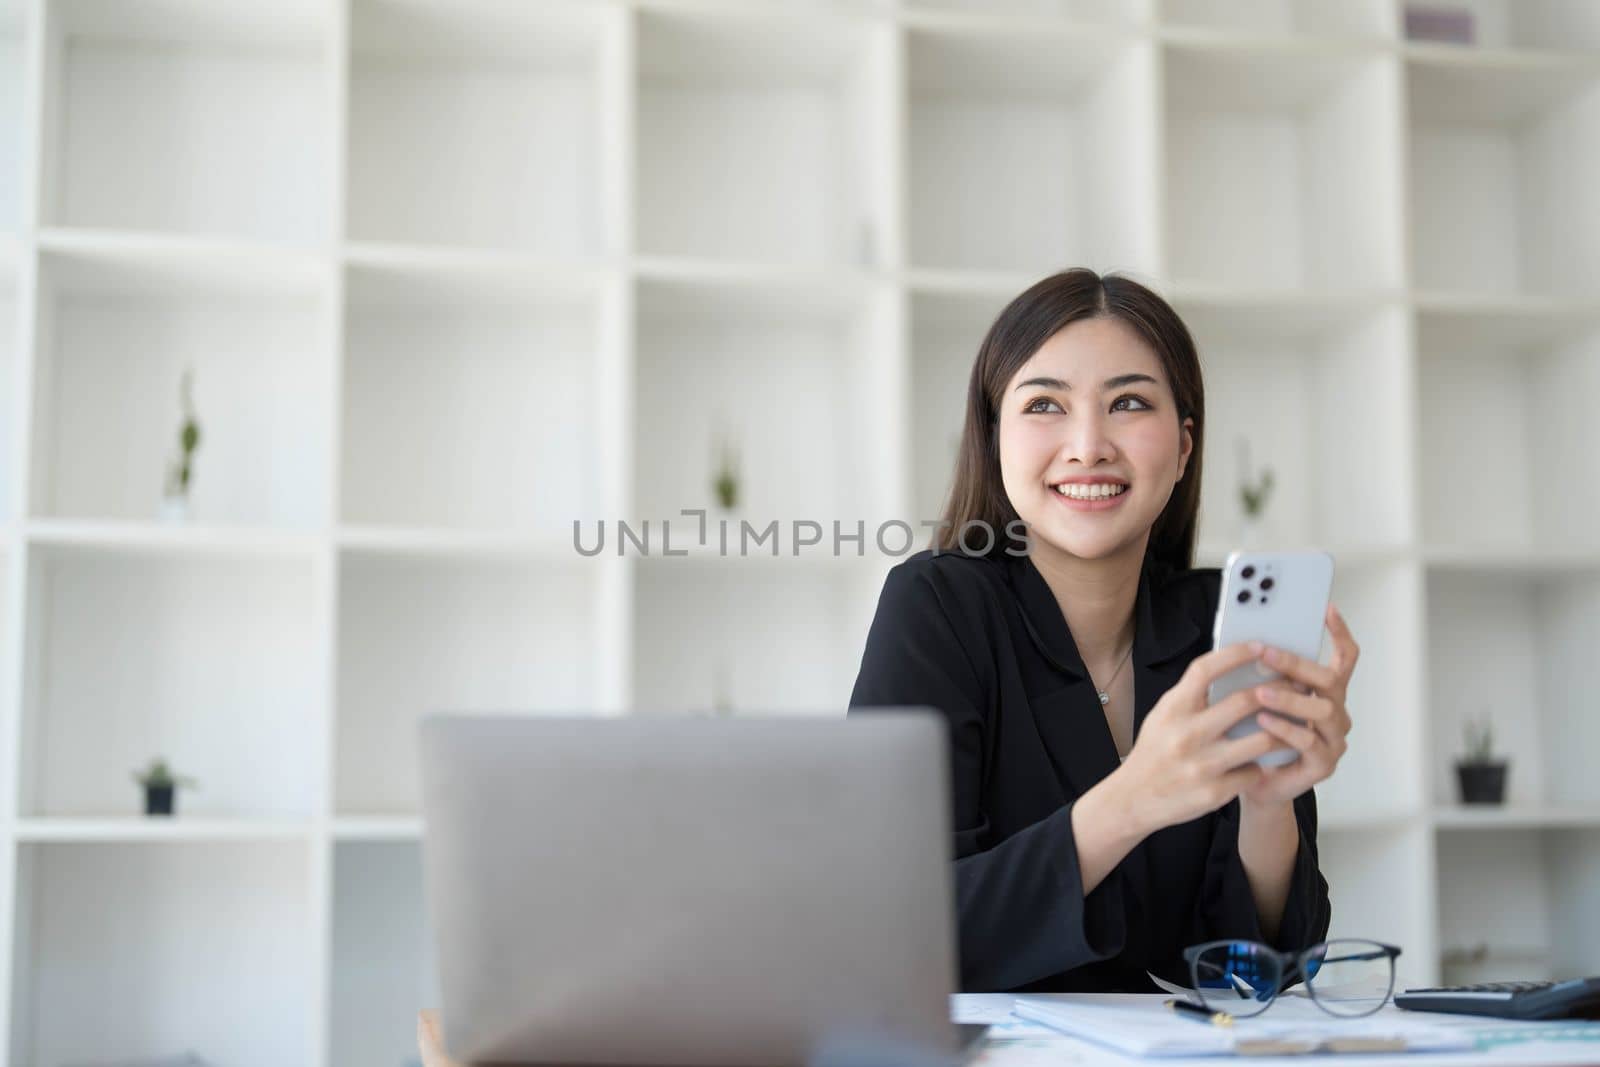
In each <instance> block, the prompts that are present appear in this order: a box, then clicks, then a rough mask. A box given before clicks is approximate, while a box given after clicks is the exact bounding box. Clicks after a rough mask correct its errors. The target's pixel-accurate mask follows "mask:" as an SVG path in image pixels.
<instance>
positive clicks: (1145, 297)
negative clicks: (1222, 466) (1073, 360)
mask: <svg viewBox="0 0 1600 1067" xmlns="http://www.w3.org/2000/svg"><path fill="white" fill-rule="evenodd" d="M1102 316H1103V317H1109V318H1115V319H1120V320H1122V321H1123V322H1125V323H1127V324H1128V325H1129V326H1131V327H1132V328H1133V330H1134V332H1135V333H1137V334H1138V335H1139V336H1140V337H1141V338H1143V339H1144V341H1145V343H1146V344H1148V345H1149V346H1150V347H1151V348H1152V349H1154V350H1155V352H1156V355H1158V356H1159V357H1160V358H1161V363H1162V366H1163V367H1165V368H1166V372H1167V380H1168V382H1169V383H1170V384H1171V386H1172V394H1173V397H1174V398H1175V399H1176V400H1177V404H1178V421H1179V424H1180V425H1181V424H1182V422H1183V419H1184V418H1186V417H1187V418H1192V419H1194V427H1193V429H1192V431H1191V433H1192V436H1193V441H1194V451H1193V453H1192V454H1191V455H1190V457H1189V464H1188V467H1187V468H1186V469H1185V472H1184V477H1183V480H1182V481H1180V482H1178V484H1177V485H1176V486H1175V487H1174V488H1173V490H1172V497H1171V499H1169V500H1168V501H1167V506H1166V507H1165V508H1163V509H1162V511H1161V514H1160V515H1159V516H1157V518H1156V521H1155V525H1154V526H1153V527H1152V528H1151V531H1150V542H1149V544H1148V545H1147V546H1146V549H1145V557H1146V559H1147V560H1152V561H1154V562H1157V563H1161V564H1164V565H1166V566H1168V567H1171V568H1172V569H1174V570H1187V569H1189V568H1190V567H1192V566H1193V565H1194V541H1195V526H1196V524H1197V522H1198V517H1199V511H1200V456H1201V446H1202V445H1203V444H1204V441H1205V425H1206V401H1205V388H1204V386H1203V385H1202V383H1201V380H1200V359H1199V356H1198V355H1196V353H1195V347H1194V340H1193V339H1192V338H1191V337H1190V336H1189V330H1188V327H1186V326H1184V324H1183V320H1182V319H1180V318H1178V313H1177V312H1176V311H1174V310H1172V306H1171V305H1170V304H1168V303H1167V302H1166V301H1165V300H1163V299H1161V297H1159V296H1157V295H1156V294H1155V293H1154V292H1152V291H1151V290H1150V289H1148V288H1146V287H1145V286H1143V285H1140V284H1139V283H1138V282H1136V281H1133V280H1132V279H1130V278H1123V277H1119V276H1118V275H1116V274H1107V275H1104V276H1101V275H1099V274H1096V273H1095V272H1094V271H1092V270H1087V269H1085V268H1082V267H1079V268H1075V269H1073V270H1067V271H1062V272H1061V273H1060V274H1052V275H1051V276H1050V277H1048V278H1045V279H1044V280H1043V281H1040V282H1036V283H1035V284H1034V285H1032V286H1030V287H1029V288H1028V289H1027V291H1025V292H1024V293H1022V294H1021V295H1020V296H1018V297H1017V298H1016V299H1014V300H1012V301H1011V303H1009V304H1007V305H1006V308H1005V310H1004V311H1002V312H1000V317H999V318H997V319H995V320H994V325H993V326H990V327H989V332H988V334H986V335H985V336H984V338H983V343H982V344H981V345H979V346H978V358H977V359H976V360H974V361H973V364H972V377H971V378H970V379H969V381H968V383H967V417H966V423H965V425H964V426H963V427H962V430H961V448H960V451H959V453H958V454H957V457H956V470H955V481H954V484H953V485H952V486H951V489H950V496H949V498H948V500H947V501H946V503H945V510H944V521H943V522H942V523H941V524H940V527H939V529H938V531H937V532H936V533H935V534H934V538H933V543H932V545H931V547H933V548H936V549H938V550H939V551H941V552H942V551H952V552H954V551H963V549H962V531H963V530H964V529H965V528H966V525H967V524H968V523H972V522H981V523H985V524H987V526H988V528H989V529H990V530H992V531H994V535H993V543H992V548H991V551H990V554H991V555H995V554H998V553H1000V552H1002V551H1004V549H1005V548H1006V547H1007V545H1008V544H1012V543H1013V542H1010V541H1008V535H1007V533H1006V531H1008V530H1013V529H1020V528H1021V527H1020V526H1018V527H1012V526H1011V524H1012V523H1014V522H1020V517H1019V516H1018V515H1017V512H1016V509H1015V508H1013V507H1012V506H1011V501H1010V499H1009V498H1007V496H1006V490H1005V485H1004V484H1003V483H1002V482H1001V480H1000V404H1001V401H1002V399H1003V397H1004V394H1005V388H1006V385H1007V384H1008V383H1009V382H1010V381H1011V379H1012V377H1013V376H1015V375H1016V373H1017V369H1018V368H1019V367H1021V366H1022V365H1023V364H1024V363H1026V362H1027V361H1028V360H1029V359H1031V358H1032V357H1033V354H1034V353H1035V352H1037V351H1038V350H1039V348H1040V346H1042V345H1043V344H1044V343H1045V342H1046V341H1048V340H1049V339H1050V338H1051V337H1053V336H1055V334H1056V333H1058V332H1059V331H1060V330H1062V329H1063V328H1065V327H1066V326H1068V325H1069V324H1071V323H1074V322H1077V321H1079V320H1080V319H1090V318H1096V317H1102ZM967 540H968V543H970V542H971V541H972V540H974V538H971V537H969V538H968V539H967ZM1013 551H1015V549H1013Z"/></svg>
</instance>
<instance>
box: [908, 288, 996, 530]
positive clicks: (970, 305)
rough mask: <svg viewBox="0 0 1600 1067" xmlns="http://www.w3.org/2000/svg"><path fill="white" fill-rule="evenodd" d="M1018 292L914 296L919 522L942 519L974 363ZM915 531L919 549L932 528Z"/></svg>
mask: <svg viewBox="0 0 1600 1067" xmlns="http://www.w3.org/2000/svg"><path fill="white" fill-rule="evenodd" d="M1021 291H1022V290H1021V289H1018V290H1016V292H1018V293H1020V292H1021ZM1014 295H1015V294H1013V293H1008V294H1004V295H1002V294H999V293H996V294H993V295H980V294H973V293H949V292H931V291H919V292H916V293H914V294H913V295H912V297H911V358H910V363H911V371H910V388H911V411H912V415H911V433H912V447H911V452H912V455H913V456H914V457H915V460H914V461H915V463H916V488H915V491H916V500H915V504H916V517H917V519H918V520H920V521H926V522H938V521H939V520H940V519H942V518H943V517H944V506H945V503H946V502H947V500H948V497H949V495H950V488H951V484H952V482H953V480H954V477H955V469H956V455H957V453H958V452H959V450H960V446H961V430H962V427H963V426H964V425H965V420H966V410H967V383H968V382H969V380H970V379H971V377H972V365H973V363H974V362H975V361H976V360H977V358H978V346H979V345H980V344H981V343H982V342H983V338H984V335H985V334H987V333H988V332H989V327H990V326H991V325H993V323H994V320H995V319H996V317H998V316H999V314H1000V312H1001V311H1002V310H1003V309H1004V308H1005V306H1006V304H1007V303H1009V302H1010V300H1011V299H1012V297H1013V296H1014ZM916 533H917V547H918V548H919V549H920V548H923V547H925V546H926V543H927V540H928V538H929V537H931V536H932V533H933V531H932V530H931V529H923V528H921V527H919V528H918V529H917V531H916Z"/></svg>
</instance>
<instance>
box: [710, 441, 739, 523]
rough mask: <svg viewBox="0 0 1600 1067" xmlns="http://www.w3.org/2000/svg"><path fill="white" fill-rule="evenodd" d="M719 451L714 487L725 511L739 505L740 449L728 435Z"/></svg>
mask: <svg viewBox="0 0 1600 1067" xmlns="http://www.w3.org/2000/svg"><path fill="white" fill-rule="evenodd" d="M719 451H720V455H719V457H718V463H717V474H716V478H715V479H714V480H713V481H712V488H713V489H714V490H715V491H716V494H717V505H718V506H719V507H721V508H722V510H724V511H732V510H733V509H734V508H737V507H738V506H739V451H738V449H737V448H736V447H735V446H734V443H733V441H732V440H731V439H729V438H726V437H724V438H723V441H722V447H721V449H720V450H719Z"/></svg>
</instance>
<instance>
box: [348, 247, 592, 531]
mask: <svg viewBox="0 0 1600 1067" xmlns="http://www.w3.org/2000/svg"><path fill="white" fill-rule="evenodd" d="M346 306H347V309H346V316H345V335H346V345H345V366H344V387H343V410H344V419H343V425H344V436H343V453H344V455H343V461H342V477H341V484H342V486H343V493H342V497H343V499H342V504H341V514H342V519H343V521H344V522H347V523H353V524H362V525H372V526H398V527H420V528H437V529H447V530H480V531H482V530H499V531H505V530H519V531H524V532H526V533H528V534H529V535H530V536H537V537H540V538H543V539H546V540H551V539H553V540H556V541H559V542H562V543H565V542H568V541H569V540H570V536H571V523H572V520H573V519H575V518H580V517H584V518H586V517H588V516H592V515H595V514H597V512H598V510H599V508H600V506H601V500H602V499H603V487H602V486H601V485H600V484H599V483H600V480H601V479H600V472H599V470H598V469H597V461H596V459H595V457H596V456H597V455H598V454H599V445H600V441H598V440H597V430H596V416H595V412H597V411H599V410H600V409H601V408H602V407H603V404H602V402H601V400H600V398H601V397H602V396H603V395H604V394H603V392H602V390H604V389H608V388H612V387H614V383H612V382H609V381H607V382H601V381H600V380H599V377H600V375H599V371H598V366H599V362H600V361H599V358H598V355H597V349H598V345H599V343H600V337H601V334H602V312H603V311H604V309H605V307H606V305H605V304H604V303H603V301H602V297H601V294H600V292H599V288H598V286H597V285H596V284H594V283H593V282H592V281H591V280H590V279H589V278H587V276H579V277H578V278H576V279H570V280H552V279H551V278H549V277H547V276H546V275H545V274H544V273H543V272H538V271H521V270H514V269H513V270H508V271H494V270H488V271H484V270H476V269H465V270H458V269H456V268H454V267H438V266H388V265H385V266H378V265H363V266H354V267H351V268H349V270H348V274H347V284H346Z"/></svg>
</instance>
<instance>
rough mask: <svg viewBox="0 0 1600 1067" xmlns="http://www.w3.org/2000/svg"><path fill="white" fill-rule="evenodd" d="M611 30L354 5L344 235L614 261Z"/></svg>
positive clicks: (590, 16)
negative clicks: (604, 256) (608, 105)
mask: <svg viewBox="0 0 1600 1067" xmlns="http://www.w3.org/2000/svg"><path fill="white" fill-rule="evenodd" d="M612 23H613V20H612V19H610V18H609V17H608V16H607V14H606V13H605V12H602V11H598V10H596V9H594V8H592V7H591V8H588V9H585V8H584V7H582V6H581V5H578V4H564V3H546V4H539V5H516V4H509V5H508V4H499V3H493V4H491V3H484V2H481V0H478V2H473V3H457V2H449V0H422V2H412V0H358V2H356V3H355V4H354V5H353V6H352V9H351V27H350V36H351V45H352V56H351V60H350V90H349V104H350V117H349V132H348V138H349V146H348V152H349V176H348V185H347V189H346V194H345V195H346V211H347V214H348V230H349V233H350V235H351V236H352V237H354V238H356V239H358V240H381V241H403V242H419V243H425V244H443V245H454V246H479V247H506V248H519V249H531V250H537V251H539V252H541V253H544V254H548V255H554V256H564V257H584V256H590V255H594V254H598V253H599V252H601V251H602V250H609V251H615V250H616V245H617V243H618V242H617V238H616V234H615V222H616V220H615V219H614V218H611V217H610V215H611V214H613V213H614V212H615V210H616V205H617V204H618V203H619V200H618V198H617V190H616V185H617V171H618V167H617V162H616V160H615V158H614V157H615V156H616V154H617V152H618V147H617V146H616V145H614V144H612V143H610V141H608V140H607V139H606V138H605V137H603V136H602V133H601V131H603V130H605V129H606V128H607V126H609V125H610V124H611V123H612V122H613V116H612V115H610V114H608V113H606V111H605V110H604V102H605V100H606V92H605V86H604V79H605V76H606V72H607V71H608V70H609V69H610V66H611V65H612V64H614V63H615V62H617V56H616V55H615V54H614V52H615V49H616V47H617V35H616V33H615V32H613V31H612V30H611V29H610V27H611V26H612Z"/></svg>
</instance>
